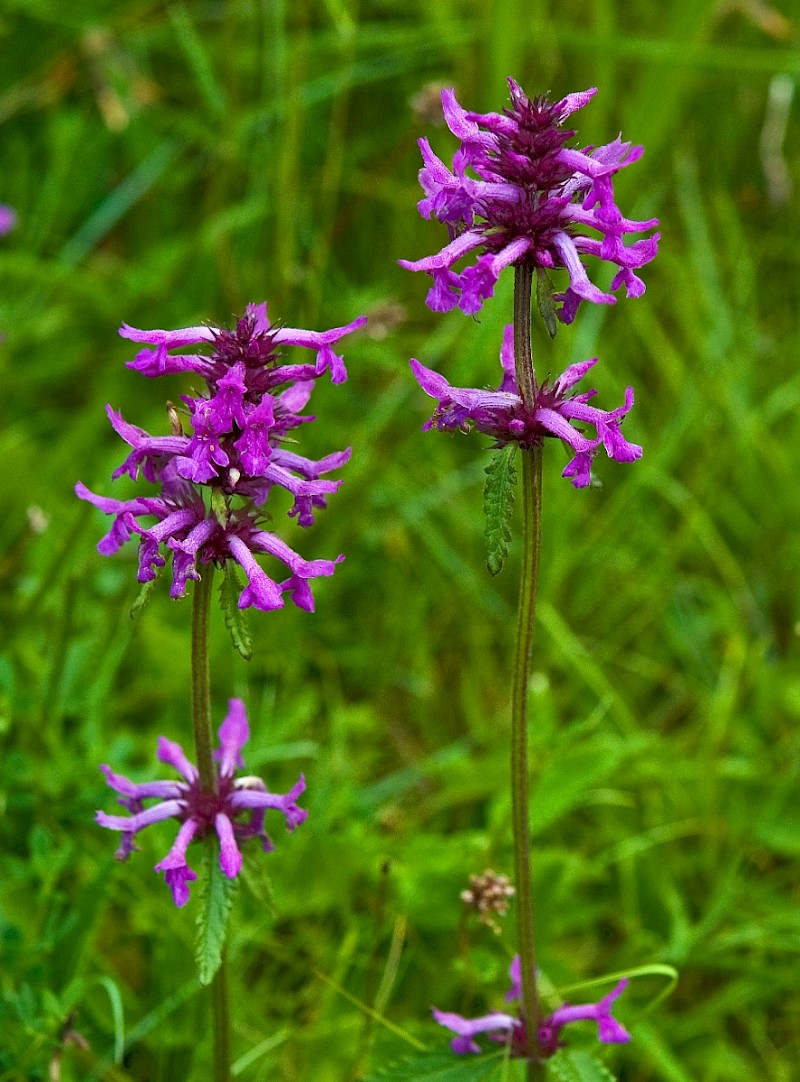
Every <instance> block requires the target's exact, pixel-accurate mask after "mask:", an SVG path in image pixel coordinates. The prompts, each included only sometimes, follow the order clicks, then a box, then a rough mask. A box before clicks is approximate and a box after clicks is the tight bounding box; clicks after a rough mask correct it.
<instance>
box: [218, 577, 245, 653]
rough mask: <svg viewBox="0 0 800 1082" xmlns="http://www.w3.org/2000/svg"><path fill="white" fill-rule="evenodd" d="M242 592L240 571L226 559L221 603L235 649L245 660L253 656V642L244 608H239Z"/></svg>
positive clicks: (220, 588)
mask: <svg viewBox="0 0 800 1082" xmlns="http://www.w3.org/2000/svg"><path fill="white" fill-rule="evenodd" d="M241 592H242V584H241V581H240V579H239V573H238V571H237V570H236V565H235V564H234V562H233V561H232V560H226V561H225V568H224V571H223V575H222V581H221V582H220V585H219V603H220V605H221V606H222V613H223V616H224V617H225V626H226V627H227V629H228V632H229V634H230V637H231V642H232V643H233V648H234V650H238V651H239V653H240V654H241V655H242V657H243V658H244V660H245V661H249V660H250V658H251V657H252V656H253V642H252V639H251V638H250V627H249V625H248V623H247V617H246V616H245V613H244V610H243V609H240V608H239V594H240V593H241Z"/></svg>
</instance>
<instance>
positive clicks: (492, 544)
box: [483, 443, 517, 575]
mask: <svg viewBox="0 0 800 1082" xmlns="http://www.w3.org/2000/svg"><path fill="white" fill-rule="evenodd" d="M516 455H517V445H516V444H515V443H509V444H506V446H505V447H502V448H501V449H500V450H499V451H497V452H496V453H495V455H494V457H493V458H492V461H491V462H490V463H489V465H488V466H487V467H486V470H485V473H486V484H485V486H484V489H483V513H484V515H485V516H486V526H485V533H486V566H487V567H488V569H489V573H490V574H491V575H499V574H500V572H501V571H502V570H503V564H504V563H505V559H506V556H508V542H509V541H510V540H511V525H510V523H511V513H512V511H513V510H514V494H515V488H516V484H517V467H516V463H515V461H514V460H515V458H516Z"/></svg>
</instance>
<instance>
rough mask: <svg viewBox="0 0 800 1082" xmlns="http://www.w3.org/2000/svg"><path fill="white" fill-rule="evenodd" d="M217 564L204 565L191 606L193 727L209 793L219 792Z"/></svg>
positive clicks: (201, 775) (195, 586)
mask: <svg viewBox="0 0 800 1082" xmlns="http://www.w3.org/2000/svg"><path fill="white" fill-rule="evenodd" d="M213 578H214V565H213V564H204V565H203V577H202V578H201V579H200V580H199V581H198V582H195V584H194V599H193V602H194V603H193V606H192V724H193V727H194V747H195V752H196V754H197V769H198V770H199V771H200V782H201V784H202V786H203V789H205V790H206V792H209V793H215V792H216V791H217V772H216V770H215V769H214V733H213V731H212V729H211V679H210V677H209V672H208V621H209V614H210V612H211V583H212V581H213Z"/></svg>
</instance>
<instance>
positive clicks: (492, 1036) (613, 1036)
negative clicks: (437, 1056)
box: [433, 955, 631, 1058]
mask: <svg viewBox="0 0 800 1082" xmlns="http://www.w3.org/2000/svg"><path fill="white" fill-rule="evenodd" d="M509 972H510V977H511V991H510V992H509V993H508V994H507V995H506V1000H519V999H520V998H521V995H522V989H521V975H520V961H519V956H518V955H517V956H516V957H515V958H514V960H513V962H512V963H511V968H510V971H509ZM627 987H628V981H627V979H625V980H621V981H620V982H619V984H617V985H616V987H615V988H614V989H613V990H612V991H611V992H609V994H608V995H607V996H604V997H603V999H601V1000H600V1001H599V1003H582V1004H579V1005H577V1006H574V1007H571V1006H569V1005H568V1004H564V1006H563V1007H559V1008H558V1010H556V1011H553V1013H552V1014H551V1015H549V1016H548V1017H547V1018H545V1019H544V1021H543V1022H542V1023H541V1025H540V1026H539V1034H538V1045H539V1052H540V1055H541V1056H542V1057H543V1058H547V1057H549V1056H552V1055H554V1053H555V1052H557V1051H558V1049H559V1048H561V1047H562V1046H563V1044H564V1042H563V1041H562V1040H561V1030H562V1029H563V1028H564V1026H567V1025H569V1024H570V1023H571V1022H585V1021H589V1022H595V1023H596V1025H597V1037H598V1040H599V1041H600V1043H601V1044H626V1043H627V1042H628V1041H629V1040H630V1039H631V1035H630V1034H629V1033H628V1031H627V1030H626V1029H625V1027H624V1026H622V1025H620V1023H619V1022H617V1020H616V1019H615V1018H613V1017H612V1015H611V1009H612V1006H613V1004H614V1001H615V1000H616V999H618V998H619V997H620V996H621V995H622V993H623V992H624V991H625V989H626V988H627ZM433 1017H434V1018H435V1020H436V1021H437V1022H438V1023H439V1025H440V1026H445V1028H446V1029H449V1030H451V1031H452V1032H453V1033H455V1034H456V1036H455V1037H454V1038H453V1039H452V1041H451V1042H450V1047H451V1048H452V1049H453V1051H454V1052H457V1053H459V1054H463V1053H466V1052H480V1050H481V1049H480V1045H479V1044H478V1043H477V1041H475V1037H476V1035H477V1034H479V1033H485V1034H486V1035H487V1037H488V1038H489V1040H490V1041H497V1042H499V1043H500V1044H506V1043H509V1044H510V1047H511V1055H512V1056H514V1055H516V1056H524V1055H525V1054H526V1044H527V1041H526V1033H525V1027H524V1025H523V1023H522V1020H521V1019H520V1017H519V1016H518V1015H511V1014H505V1013H503V1012H499V1011H498V1012H495V1013H493V1014H486V1015H483V1016H482V1017H481V1018H463V1017H462V1016H461V1015H460V1014H452V1013H448V1012H447V1011H440V1010H437V1009H436V1008H435V1007H434V1008H433Z"/></svg>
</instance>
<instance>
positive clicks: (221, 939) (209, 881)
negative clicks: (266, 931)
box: [195, 838, 236, 984]
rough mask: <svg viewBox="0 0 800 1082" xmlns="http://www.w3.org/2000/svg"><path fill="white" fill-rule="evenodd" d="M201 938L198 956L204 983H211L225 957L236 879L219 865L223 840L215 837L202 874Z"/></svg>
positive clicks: (198, 915) (197, 943)
mask: <svg viewBox="0 0 800 1082" xmlns="http://www.w3.org/2000/svg"><path fill="white" fill-rule="evenodd" d="M198 885H199V888H200V889H199V891H198V895H199V902H200V907H199V910H198V913H197V939H196V940H195V958H196V960H197V969H198V976H199V978H200V983H201V984H210V983H211V981H212V979H213V977H214V974H215V973H216V972H217V970H218V969H219V965H220V962H221V961H222V948H223V947H224V946H225V931H226V929H227V926H228V917H229V916H230V912H231V905H232V903H233V895H234V891H235V887H236V883H235V880H231V879H228V877H227V876H226V875H225V873H224V872H223V871H222V868H220V866H219V843H218V842H217V839H216V838H211V839H210V840H209V844H207V845H206V846H205V852H204V853H203V862H202V867H201V869H200V876H199V884H198Z"/></svg>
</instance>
